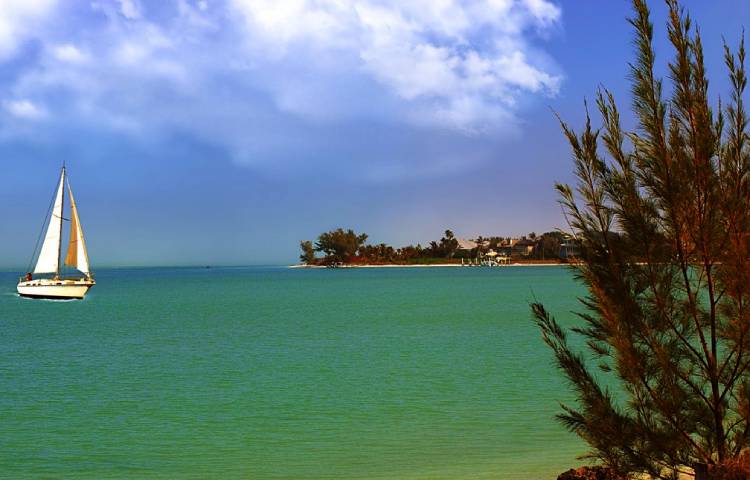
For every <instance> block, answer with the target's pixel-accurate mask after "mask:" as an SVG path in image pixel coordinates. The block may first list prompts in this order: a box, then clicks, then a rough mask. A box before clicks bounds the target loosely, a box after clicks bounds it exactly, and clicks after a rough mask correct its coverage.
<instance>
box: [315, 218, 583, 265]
mask: <svg viewBox="0 0 750 480" xmlns="http://www.w3.org/2000/svg"><path fill="white" fill-rule="evenodd" d="M367 238H368V235H367V234H366V233H357V232H355V231H354V230H352V229H348V230H344V229H343V228H338V229H336V230H331V231H328V232H323V233H321V234H320V235H319V236H318V239H317V240H316V241H315V242H313V241H311V240H303V241H301V242H300V249H301V251H302V253H301V254H300V261H301V265H300V266H307V267H347V266H388V265H399V266H410V265H414V266H418V265H490V266H494V265H502V264H511V263H520V264H557V263H567V262H569V261H571V260H572V259H573V258H575V257H576V255H577V252H578V245H577V242H576V240H575V239H574V238H573V237H572V236H570V235H567V234H565V233H563V232H559V231H551V232H546V233H543V234H541V235H537V234H536V233H534V232H531V233H529V234H528V235H524V236H522V237H517V238H514V237H503V236H488V237H483V236H479V237H476V238H473V239H462V238H457V237H456V236H455V235H454V233H453V231H451V230H446V231H445V232H444V234H443V237H442V238H440V240H433V241H431V242H429V244H428V245H426V246H422V245H421V244H417V245H416V246H415V245H408V246H406V247H401V248H394V247H392V246H390V245H387V244H385V243H380V244H377V245H372V244H368V243H367ZM318 254H322V255H321V256H319V255H318Z"/></svg>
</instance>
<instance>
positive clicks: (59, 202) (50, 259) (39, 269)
mask: <svg viewBox="0 0 750 480" xmlns="http://www.w3.org/2000/svg"><path fill="white" fill-rule="evenodd" d="M64 182H65V170H64V169H63V172H62V173H61V174H60V186H59V187H57V195H55V206H54V207H52V214H51V215H50V219H49V226H48V227H47V235H45V236H44V243H43V244H42V249H41V251H40V252H39V259H37V261H36V267H34V273H57V272H58V271H59V266H60V240H61V239H60V234H61V233H62V210H63V184H64Z"/></svg>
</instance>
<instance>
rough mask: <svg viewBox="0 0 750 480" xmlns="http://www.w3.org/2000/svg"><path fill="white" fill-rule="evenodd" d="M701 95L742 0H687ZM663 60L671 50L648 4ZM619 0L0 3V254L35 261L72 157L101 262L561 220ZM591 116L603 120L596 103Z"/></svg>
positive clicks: (395, 240) (616, 33) (232, 257)
mask: <svg viewBox="0 0 750 480" xmlns="http://www.w3.org/2000/svg"><path fill="white" fill-rule="evenodd" d="M683 4H684V5H685V7H686V8H687V9H688V10H689V11H690V13H691V15H692V16H693V18H694V19H695V21H696V22H697V23H698V25H699V26H700V29H701V34H702V37H703V43H704V47H705V52H706V57H707V65H708V71H709V78H710V81H711V87H712V91H713V94H714V95H715V96H716V98H718V95H724V97H727V96H728V93H727V92H728V90H727V82H726V71H725V69H724V68H723V63H722V36H723V37H725V38H726V40H727V42H729V44H730V45H736V44H737V41H738V39H739V36H740V34H741V32H742V27H743V26H744V25H745V24H748V23H750V22H749V21H748V20H749V19H750V2H746V1H742V0H717V1H715V2H704V1H699V0H692V1H685V2H683ZM652 9H653V20H654V22H655V27H656V33H655V37H656V51H657V62H659V68H660V72H661V73H662V74H663V75H664V74H665V65H666V61H667V60H668V58H669V56H670V55H671V51H670V49H669V47H668V44H667V41H666V33H665V28H664V21H665V8H664V5H663V2H661V1H652ZM629 14H630V4H629V2H628V1H626V0H607V1H597V0H566V1H561V0H471V1H469V0H466V1H463V0H409V1H404V0H74V1H68V0H0V166H1V167H2V170H0V171H1V172H2V175H0V214H2V217H3V221H2V222H0V238H1V239H2V244H3V248H2V249H0V266H6V267H10V268H15V267H19V268H21V267H22V268H25V266H26V265H27V264H28V263H29V260H30V258H29V257H30V256H31V255H32V250H33V247H34V242H35V241H36V238H37V236H38V234H39V231H40V229H41V223H42V220H43V218H44V215H45V211H46V210H45V209H46V208H47V206H48V205H49V199H50V197H51V196H52V191H53V189H54V187H55V183H56V180H57V176H58V174H59V168H60V166H61V165H62V163H63V161H64V162H65V163H66V165H67V166H68V170H69V174H70V181H71V185H72V186H73V189H74V191H75V195H76V203H77V204H78V208H79V213H80V216H81V222H82V225H83V227H84V231H85V232H86V239H87V243H88V248H89V254H90V258H91V262H92V265H93V268H94V269H96V267H97V266H117V265H204V264H211V265H219V264H223V265H246V264H282V263H289V262H293V261H295V260H296V258H297V256H298V250H299V247H298V246H299V241H300V240H303V239H315V238H316V237H317V235H318V234H319V233H321V232H323V231H325V230H329V229H332V228H337V227H344V228H353V229H355V230H357V231H359V232H366V233H368V234H369V237H370V241H372V242H374V243H380V242H386V243H389V244H392V245H394V246H403V245H407V244H416V243H422V244H425V243H427V242H429V240H432V239H438V238H440V236H441V235H442V232H443V231H444V230H445V229H446V228H450V229H452V230H453V231H454V232H455V233H456V235H457V236H459V237H462V238H473V237H476V236H477V235H484V236H489V235H501V236H519V235H523V234H527V233H529V232H532V231H534V232H537V233H541V232H544V231H549V230H553V229H556V228H565V221H564V218H563V216H562V214H561V210H560V206H559V205H558V203H557V197H556V194H555V192H554V189H553V186H554V184H555V182H572V181H573V178H572V174H571V172H572V159H571V155H570V150H569V148H568V147H567V145H566V143H565V141H564V138H563V136H562V133H561V131H560V127H559V125H558V123H557V120H556V118H555V116H554V114H553V112H557V113H558V114H559V115H560V116H561V117H562V118H564V119H565V120H566V121H568V122H569V123H570V124H571V125H572V126H573V127H578V128H579V127H580V126H581V125H582V123H583V118H584V109H583V101H584V98H589V99H591V98H592V97H593V96H594V95H595V93H596V89H597V88H598V87H600V86H605V87H607V88H609V89H610V90H612V91H613V92H614V94H615V97H616V99H617V100H618V103H619V104H620V108H621V110H623V112H622V113H623V117H624V122H625V124H626V126H628V127H633V126H634V122H633V119H632V117H631V116H630V114H629V111H628V107H629V84H628V79H627V73H628V66H627V62H628V61H630V60H631V59H632V58H633V47H632V37H633V35H632V31H631V28H630V27H629V25H628V24H627V21H626V18H627V16H628V15H629ZM594 120H595V122H596V121H597V117H596V116H594Z"/></svg>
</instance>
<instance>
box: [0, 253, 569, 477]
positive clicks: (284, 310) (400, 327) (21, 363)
mask: <svg viewBox="0 0 750 480" xmlns="http://www.w3.org/2000/svg"><path fill="white" fill-rule="evenodd" d="M15 280H16V274H15V273H14V274H10V273H0V282H1V283H0V285H1V287H0V317H1V318H0V338H1V339H2V341H1V343H0V476H1V477H4V478H41V477H51V478H91V479H94V478H97V479H98V478H216V479H225V478H226V479H231V478H248V479H511V480H513V479H524V480H528V479H545V478H550V479H553V478H555V476H556V474H558V473H560V472H561V471H563V470H565V469H567V468H569V467H571V466H574V465H576V464H578V463H579V462H578V461H576V459H575V457H576V456H577V455H579V454H581V453H583V451H584V446H583V445H582V443H581V442H580V441H578V440H577V439H576V438H575V437H574V436H573V435H571V434H569V433H567V432H566V431H564V430H563V428H562V427H561V426H559V425H558V424H557V423H556V422H555V421H554V419H553V418H552V417H553V415H554V414H555V413H556V412H557V410H558V407H557V405H558V402H559V401H569V400H570V395H569V393H568V391H567V389H566V388H565V384H564V381H563V380H562V379H561V377H560V375H559V374H558V372H557V371H556V370H555V369H554V368H553V367H552V363H551V356H550V354H549V352H548V351H547V349H546V347H545V346H544V345H543V344H542V341H541V338H540V335H539V332H538V331H537V329H536V327H535V326H534V325H533V324H532V322H531V320H530V313H529V307H528V302H529V301H530V300H531V299H532V298H534V297H536V298H538V299H540V300H543V301H544V302H545V304H546V305H547V306H548V307H549V308H550V309H552V310H553V311H554V312H555V313H556V314H558V315H559V318H560V320H562V321H563V323H570V322H573V321H574V320H573V317H572V315H571V314H570V313H569V312H570V311H571V310H573V309H575V308H577V305H576V301H575V297H576V295H579V294H581V293H582V290H581V288H580V287H579V286H578V285H576V284H575V283H574V281H573V279H572V277H571V274H570V272H569V271H568V270H567V269H565V268H559V267H507V268H498V269H474V268H472V269H469V268H466V269H461V268H411V269H405V268H379V269H346V270H296V269H287V268H255V267H254V268H213V269H197V268H196V269H187V268H183V269H132V270H125V269H118V270H103V271H101V272H99V273H98V275H97V280H98V282H99V283H98V285H97V286H96V287H95V288H94V289H93V290H92V291H91V292H90V294H89V295H88V297H87V298H86V299H85V300H84V301H78V302H51V301H39V300H28V299H23V298H19V297H17V296H15V295H14V291H15V290H14V289H15Z"/></svg>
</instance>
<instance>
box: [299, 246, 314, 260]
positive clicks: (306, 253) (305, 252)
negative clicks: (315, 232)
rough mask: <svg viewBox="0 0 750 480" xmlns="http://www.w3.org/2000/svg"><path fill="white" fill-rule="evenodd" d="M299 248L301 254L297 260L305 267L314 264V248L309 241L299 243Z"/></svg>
mask: <svg viewBox="0 0 750 480" xmlns="http://www.w3.org/2000/svg"><path fill="white" fill-rule="evenodd" d="M299 248H300V250H302V254H301V255H300V256H299V259H300V260H302V263H304V264H306V265H312V264H314V263H315V247H314V246H313V243H312V242H311V241H310V240H303V241H301V242H299Z"/></svg>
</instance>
